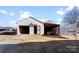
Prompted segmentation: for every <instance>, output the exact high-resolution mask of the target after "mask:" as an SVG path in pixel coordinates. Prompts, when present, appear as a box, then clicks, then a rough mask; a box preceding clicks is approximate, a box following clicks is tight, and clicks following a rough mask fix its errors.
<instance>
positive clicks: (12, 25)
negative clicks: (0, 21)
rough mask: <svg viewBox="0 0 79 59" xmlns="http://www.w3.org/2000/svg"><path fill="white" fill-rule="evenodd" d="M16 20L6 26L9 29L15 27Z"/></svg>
mask: <svg viewBox="0 0 79 59" xmlns="http://www.w3.org/2000/svg"><path fill="white" fill-rule="evenodd" d="M16 22H17V21H16V20H14V21H11V22H9V24H8V26H11V27H16V25H17V24H16Z"/></svg>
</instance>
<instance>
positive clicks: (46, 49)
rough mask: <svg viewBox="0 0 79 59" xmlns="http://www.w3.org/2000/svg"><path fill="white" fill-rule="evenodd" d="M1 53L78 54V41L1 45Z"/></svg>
mask: <svg viewBox="0 0 79 59" xmlns="http://www.w3.org/2000/svg"><path fill="white" fill-rule="evenodd" d="M0 52H1V53H78V52H79V41H78V40H60V41H49V42H29V43H21V44H2V45H0Z"/></svg>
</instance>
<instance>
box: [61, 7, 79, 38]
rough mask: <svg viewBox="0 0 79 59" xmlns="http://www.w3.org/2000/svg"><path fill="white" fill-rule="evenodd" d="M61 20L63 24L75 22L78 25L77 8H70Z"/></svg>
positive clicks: (78, 14) (78, 11)
mask: <svg viewBox="0 0 79 59" xmlns="http://www.w3.org/2000/svg"><path fill="white" fill-rule="evenodd" d="M62 22H63V23H64V24H77V25H78V23H79V9H78V8H77V7H76V6H75V7H74V8H73V9H72V10H70V11H69V12H68V13H66V14H65V15H64V17H63V21H62ZM77 27H78V26H76V28H77ZM76 33H77V29H76ZM76 36H77V35H76ZM76 38H77V37H76Z"/></svg>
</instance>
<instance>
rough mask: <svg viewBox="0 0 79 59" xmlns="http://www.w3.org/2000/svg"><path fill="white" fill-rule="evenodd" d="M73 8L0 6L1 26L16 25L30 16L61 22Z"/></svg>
mask: <svg viewBox="0 0 79 59" xmlns="http://www.w3.org/2000/svg"><path fill="white" fill-rule="evenodd" d="M72 8H73V6H69V7H68V6H0V26H16V24H15V23H16V22H18V21H19V20H21V19H23V18H26V17H28V16H34V17H36V18H39V19H41V20H43V21H47V20H52V21H56V22H57V23H60V21H61V20H62V17H63V15H64V14H65V13H66V12H68V11H69V10H71V9H72Z"/></svg>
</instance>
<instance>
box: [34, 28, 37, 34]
mask: <svg viewBox="0 0 79 59" xmlns="http://www.w3.org/2000/svg"><path fill="white" fill-rule="evenodd" d="M34 34H37V26H34Z"/></svg>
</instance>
